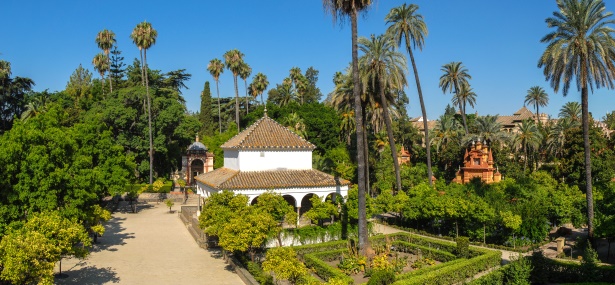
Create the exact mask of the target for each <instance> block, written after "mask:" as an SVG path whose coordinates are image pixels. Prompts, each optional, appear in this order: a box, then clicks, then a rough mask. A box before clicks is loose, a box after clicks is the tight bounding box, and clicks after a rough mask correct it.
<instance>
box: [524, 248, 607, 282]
mask: <svg viewBox="0 0 615 285" xmlns="http://www.w3.org/2000/svg"><path fill="white" fill-rule="evenodd" d="M532 265H533V266H534V269H533V270H532V281H535V282H545V281H548V282H551V283H580V282H587V281H588V280H589V279H590V278H589V277H588V276H587V275H588V274H589V273H588V272H585V270H584V268H583V266H581V264H580V263H577V262H574V261H560V260H554V259H550V258H545V257H544V256H540V255H537V254H534V255H533V256H532ZM596 273H597V274H596ZM596 273H594V274H592V276H591V278H595V279H596V280H595V281H596V282H613V280H615V266H605V265H600V266H598V268H597V272H596ZM611 284H612V283H611Z"/></svg>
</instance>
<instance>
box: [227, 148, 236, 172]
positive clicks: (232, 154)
mask: <svg viewBox="0 0 615 285" xmlns="http://www.w3.org/2000/svg"><path fill="white" fill-rule="evenodd" d="M238 157H239V151H237V150H224V167H226V168H230V169H234V170H239V159H238Z"/></svg>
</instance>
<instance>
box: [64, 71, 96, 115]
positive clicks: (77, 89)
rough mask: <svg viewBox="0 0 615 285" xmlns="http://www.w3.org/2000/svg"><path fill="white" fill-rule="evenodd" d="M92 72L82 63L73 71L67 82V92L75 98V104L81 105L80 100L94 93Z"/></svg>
mask: <svg viewBox="0 0 615 285" xmlns="http://www.w3.org/2000/svg"><path fill="white" fill-rule="evenodd" d="M91 88H92V73H91V72H90V71H88V70H87V69H85V68H83V67H82V66H81V64H79V67H77V69H75V71H73V73H72V74H71V76H70V79H69V80H68V83H67V84H66V93H67V94H68V95H69V96H71V97H72V98H74V99H75V106H78V105H79V100H80V99H82V98H88V97H90V96H91V95H92V92H91V90H90V89H91Z"/></svg>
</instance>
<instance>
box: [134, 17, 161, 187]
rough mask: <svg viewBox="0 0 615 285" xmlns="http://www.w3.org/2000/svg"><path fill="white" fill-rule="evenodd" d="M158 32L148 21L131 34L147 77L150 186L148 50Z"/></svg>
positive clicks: (151, 141) (151, 177)
mask: <svg viewBox="0 0 615 285" xmlns="http://www.w3.org/2000/svg"><path fill="white" fill-rule="evenodd" d="M157 37H158V32H157V31H156V30H155V29H154V28H152V24H151V23H148V22H146V21H143V22H142V23H139V24H137V26H136V27H135V28H134V30H133V31H132V34H130V38H131V39H132V42H133V43H134V44H135V45H136V46H137V47H138V48H139V51H143V58H142V62H143V74H144V77H145V91H146V96H147V113H148V123H149V124H148V125H149V184H150V185H151V184H152V183H153V182H154V168H153V167H154V138H153V135H152V109H151V105H152V103H151V101H152V99H151V97H150V94H149V81H148V80H149V76H148V75H149V72H148V67H147V50H148V49H149V48H151V47H152V46H153V45H154V44H155V43H156V38H157Z"/></svg>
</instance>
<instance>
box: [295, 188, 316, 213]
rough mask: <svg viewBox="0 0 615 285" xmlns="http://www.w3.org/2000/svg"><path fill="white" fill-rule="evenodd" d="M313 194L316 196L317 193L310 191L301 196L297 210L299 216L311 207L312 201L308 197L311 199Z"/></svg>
mask: <svg viewBox="0 0 615 285" xmlns="http://www.w3.org/2000/svg"><path fill="white" fill-rule="evenodd" d="M314 196H318V195H316V194H312V193H310V194H307V195H305V196H303V199H301V208H300V210H299V216H303V214H304V213H305V212H307V211H309V210H310V209H312V201H310V199H312V197H314Z"/></svg>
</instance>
